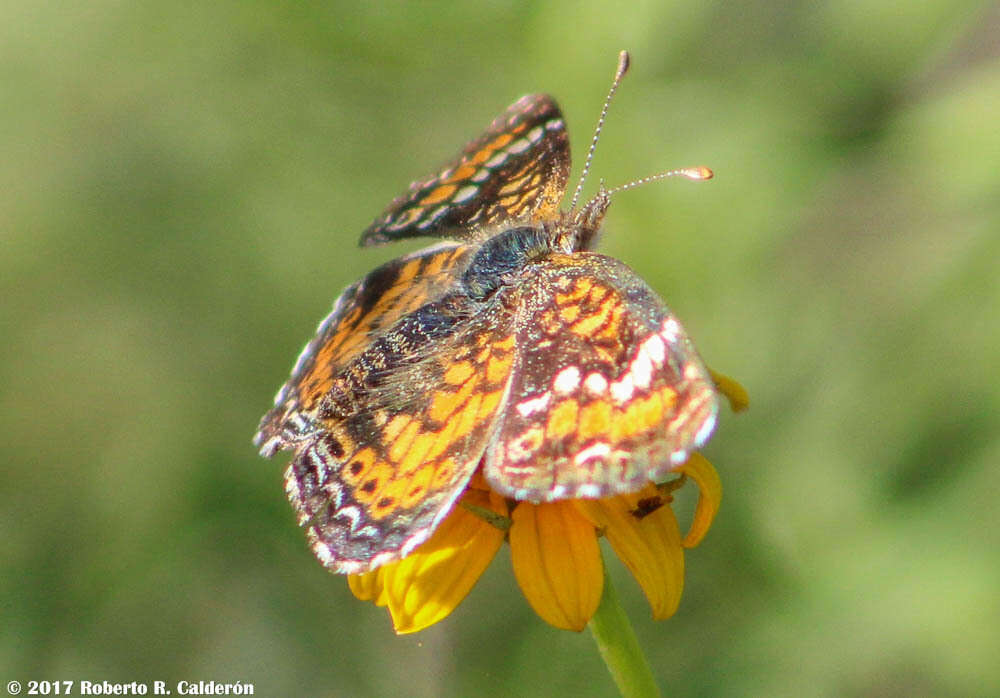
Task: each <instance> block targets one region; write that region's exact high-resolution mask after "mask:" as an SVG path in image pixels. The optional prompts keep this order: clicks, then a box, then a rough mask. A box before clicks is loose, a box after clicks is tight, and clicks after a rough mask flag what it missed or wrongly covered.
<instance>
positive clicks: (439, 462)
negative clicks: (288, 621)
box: [285, 293, 514, 573]
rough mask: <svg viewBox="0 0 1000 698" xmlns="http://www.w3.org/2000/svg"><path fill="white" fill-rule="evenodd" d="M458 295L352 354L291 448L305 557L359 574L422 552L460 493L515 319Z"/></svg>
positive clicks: (289, 483)
mask: <svg viewBox="0 0 1000 698" xmlns="http://www.w3.org/2000/svg"><path fill="white" fill-rule="evenodd" d="M469 303H471V301H469V299H468V297H467V296H464V295H463V294H460V293H457V294H452V295H450V296H449V295H446V296H444V297H443V298H442V299H440V300H439V301H435V302H433V303H429V304H426V305H424V306H421V307H420V308H419V309H417V310H416V311H414V312H412V313H410V314H408V315H406V316H404V317H403V318H401V319H400V320H399V321H398V322H397V323H396V324H394V325H393V326H392V327H391V328H390V329H388V330H387V331H385V332H384V333H383V334H381V335H380V336H379V337H378V338H377V339H375V340H374V341H372V342H371V344H370V346H368V347H367V348H366V349H365V350H364V351H362V352H360V353H359V354H357V355H356V356H355V357H354V358H353V359H352V360H351V361H350V362H349V363H348V364H347V365H346V366H345V367H344V368H343V369H342V370H341V371H340V373H339V374H338V376H337V378H336V379H335V385H334V387H333V389H332V390H331V391H330V392H329V393H328V394H327V396H326V397H324V399H323V400H322V401H321V404H320V405H319V407H318V409H317V412H316V414H317V418H318V419H319V420H320V423H321V428H320V429H318V430H316V431H314V432H313V433H312V434H311V435H309V436H308V437H306V438H304V439H303V440H301V441H300V443H299V444H298V445H297V448H296V453H295V456H294V458H293V459H292V462H291V464H290V465H289V467H288V470H287V472H286V475H285V486H286V492H287V494H288V498H289V500H290V501H291V503H292V505H293V507H294V508H295V510H296V512H297V515H298V521H299V524H300V525H302V526H304V527H305V528H306V529H307V536H308V538H309V541H310V545H311V546H312V549H313V552H314V553H315V554H316V556H317V557H318V558H319V559H320V561H321V562H323V564H324V565H326V566H327V567H329V568H331V569H332V570H334V571H336V572H346V573H358V572H364V571H367V570H370V569H374V568H375V567H378V566H379V565H381V564H384V563H386V562H389V561H392V560H396V559H399V558H401V557H404V556H405V555H406V554H407V553H409V551H411V550H412V549H413V548H415V547H416V546H418V545H419V544H420V543H422V542H424V541H425V540H426V539H427V538H428V537H429V536H430V535H431V533H432V532H433V531H434V529H435V528H436V527H437V525H438V524H439V523H440V521H441V520H442V519H443V518H444V517H445V516H446V515H447V514H448V512H449V511H450V510H451V507H452V505H453V504H454V502H455V500H456V499H457V498H458V496H459V495H460V494H461V493H462V491H463V490H464V489H465V486H466V485H467V483H468V481H469V478H470V477H471V476H472V474H473V472H474V471H475V469H476V467H477V466H478V464H479V462H480V461H481V459H482V455H483V452H484V451H485V448H486V444H487V440H488V437H489V436H490V434H492V433H493V431H494V429H495V426H494V425H495V422H496V419H497V415H498V414H499V412H500V410H501V409H502V406H503V404H504V402H505V400H506V395H507V388H508V385H509V375H510V366H511V364H512V362H513V360H514V338H513V333H512V329H511V325H512V323H513V312H512V311H509V310H507V309H505V308H503V307H500V306H497V307H494V308H492V309H486V310H485V311H482V312H474V310H477V308H470V307H469Z"/></svg>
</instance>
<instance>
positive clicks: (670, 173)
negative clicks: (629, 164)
mask: <svg viewBox="0 0 1000 698" xmlns="http://www.w3.org/2000/svg"><path fill="white" fill-rule="evenodd" d="M714 176H715V174H714V173H713V172H712V170H710V169H708V168H707V167H705V166H704V165H699V166H698V167H682V168H680V169H679V170H667V171H666V172H658V173H656V174H654V175H649V176H648V177H643V178H642V179H637V180H635V181H632V182H629V183H628V184H623V185H621V186H620V187H615V188H614V189H609V190H608V191H607V192H606V193H607V195H608V196H611V195H612V194H617V193H618V192H620V191H625V190H626V189H634V188H635V187H638V186H639V185H641V184H649V183H650V182H658V181H659V180H661V179H666V178H667V177H687V178H688V179H693V180H695V181H700V180H703V179H711V178H712V177H714Z"/></svg>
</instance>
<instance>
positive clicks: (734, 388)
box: [708, 369, 750, 412]
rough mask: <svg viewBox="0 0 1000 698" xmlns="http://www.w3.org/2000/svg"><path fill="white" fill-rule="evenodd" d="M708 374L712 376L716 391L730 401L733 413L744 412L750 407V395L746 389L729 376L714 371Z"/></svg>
mask: <svg viewBox="0 0 1000 698" xmlns="http://www.w3.org/2000/svg"><path fill="white" fill-rule="evenodd" d="M708 372H709V373H710V374H711V375H712V382H713V383H715V387H716V389H717V390H718V391H719V392H720V393H722V394H723V395H725V396H726V399H727V400H729V407H730V409H732V411H733V412H742V411H743V410H745V409H747V408H748V407H750V393H748V392H747V389H746V388H744V387H743V386H742V385H740V384H739V383H738V382H737V381H735V380H733V379H732V378H730V377H729V376H726V375H723V374H721V373H716V372H715V371H713V370H712V369H708Z"/></svg>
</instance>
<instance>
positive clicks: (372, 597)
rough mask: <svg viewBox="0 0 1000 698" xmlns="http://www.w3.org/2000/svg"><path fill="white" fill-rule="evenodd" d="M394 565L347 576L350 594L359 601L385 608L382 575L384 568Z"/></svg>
mask: <svg viewBox="0 0 1000 698" xmlns="http://www.w3.org/2000/svg"><path fill="white" fill-rule="evenodd" d="M394 564H396V563H390V564H389V565H385V566H383V567H381V568H379V569H377V570H372V571H371V572H365V573H364V574H349V575H347V586H349V587H350V588H351V593H353V594H354V595H355V596H356V597H358V598H359V599H360V600H362V601H371V602H372V603H374V604H375V605H376V606H385V605H386V604H387V603H389V601H388V599H386V597H385V585H384V584H383V583H382V575H383V574H384V572H385V569H386V567H390V566H391V565H394Z"/></svg>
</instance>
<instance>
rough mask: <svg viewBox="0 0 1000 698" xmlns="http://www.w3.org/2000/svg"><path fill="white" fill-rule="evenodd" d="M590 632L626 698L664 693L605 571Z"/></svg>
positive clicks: (649, 697) (655, 695)
mask: <svg viewBox="0 0 1000 698" xmlns="http://www.w3.org/2000/svg"><path fill="white" fill-rule="evenodd" d="M589 626H590V632H591V634H592V635H593V636H594V641H595V642H597V649H599V650H600V651H601V657H602V658H603V659H604V663H605V664H607V665H608V671H610V672H611V678H613V679H614V680H615V683H616V684H617V685H618V690H619V691H620V692H621V694H622V696H623V697H624V698H654V697H658V696H659V695H660V689H659V687H658V686H657V685H656V681H655V680H654V679H653V671H652V669H650V668H649V662H648V661H647V660H646V655H644V654H643V653H642V649H641V648H640V647H639V640H638V639H636V636H635V631H634V630H632V624H631V623H630V622H629V619H628V616H627V615H625V609H623V608H622V605H621V602H619V601H618V593H617V592H616V591H615V587H614V585H613V584H612V583H611V578H610V577H609V576H608V569H607V567H606V566H605V568H604V592H603V593H602V594H601V603H600V605H599V606H598V607H597V613H595V614H594V617H593V618H591V619H590V623H589Z"/></svg>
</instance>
